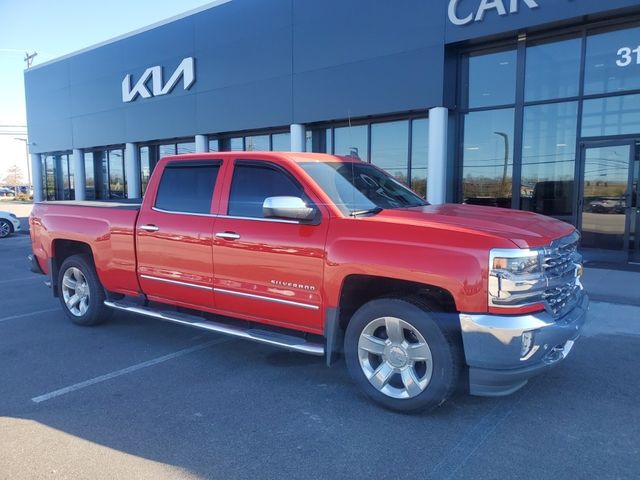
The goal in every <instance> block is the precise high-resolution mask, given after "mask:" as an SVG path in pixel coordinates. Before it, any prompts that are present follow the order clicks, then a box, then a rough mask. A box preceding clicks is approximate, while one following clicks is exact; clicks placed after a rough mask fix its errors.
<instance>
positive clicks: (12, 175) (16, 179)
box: [4, 165, 24, 196]
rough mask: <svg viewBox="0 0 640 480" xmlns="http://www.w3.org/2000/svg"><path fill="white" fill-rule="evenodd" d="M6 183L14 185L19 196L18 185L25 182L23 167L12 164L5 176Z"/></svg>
mask: <svg viewBox="0 0 640 480" xmlns="http://www.w3.org/2000/svg"><path fill="white" fill-rule="evenodd" d="M4 183H6V184H7V185H9V186H10V187H13V190H14V191H15V194H16V196H18V187H19V186H20V185H22V184H23V183H24V175H23V173H22V169H21V168H20V167H19V166H18V165H12V166H11V167H9V168H8V169H7V174H6V175H5V177H4Z"/></svg>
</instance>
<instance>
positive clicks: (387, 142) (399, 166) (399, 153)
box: [371, 120, 409, 185]
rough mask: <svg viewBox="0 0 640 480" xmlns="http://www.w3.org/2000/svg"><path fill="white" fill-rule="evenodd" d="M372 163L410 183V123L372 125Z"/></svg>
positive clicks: (404, 121) (401, 180) (403, 121)
mask: <svg viewBox="0 0 640 480" xmlns="http://www.w3.org/2000/svg"><path fill="white" fill-rule="evenodd" d="M371 163H373V164H375V165H377V166H378V167H380V168H382V169H384V170H386V171H387V172H389V173H390V174H391V175H393V176H394V177H395V178H396V180H399V181H400V182H402V183H404V184H405V185H408V183H409V181H408V180H409V121H408V120H402V121H398V122H386V123H373V124H372V125H371Z"/></svg>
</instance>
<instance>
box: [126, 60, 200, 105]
mask: <svg viewBox="0 0 640 480" xmlns="http://www.w3.org/2000/svg"><path fill="white" fill-rule="evenodd" d="M180 78H182V89H183V90H189V89H190V88H191V86H192V85H193V84H194V82H195V81H196V70H195V62H194V59H193V57H187V58H185V59H183V60H182V61H181V62H180V65H178V68H176V69H175V71H174V72H173V74H172V75H171V77H170V78H169V80H168V81H167V83H163V78H162V67H161V66H159V65H157V66H155V67H149V68H147V69H146V70H145V71H144V73H143V74H142V76H141V77H140V78H139V79H138V81H137V82H136V84H135V85H134V86H133V87H131V74H127V75H126V76H125V77H124V78H123V79H122V101H123V102H124V103H127V102H132V101H134V100H135V99H136V97H137V96H138V95H140V96H141V97H142V98H150V97H159V96H160V95H166V94H167V93H171V91H172V90H173V88H174V87H175V86H176V85H177V84H178V82H179V81H180ZM149 80H151V91H149V86H148V85H147V83H148V82H149Z"/></svg>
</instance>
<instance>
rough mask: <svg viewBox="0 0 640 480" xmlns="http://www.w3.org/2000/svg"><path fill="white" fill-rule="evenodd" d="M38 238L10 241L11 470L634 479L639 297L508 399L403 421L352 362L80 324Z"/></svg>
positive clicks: (6, 320) (123, 325)
mask: <svg viewBox="0 0 640 480" xmlns="http://www.w3.org/2000/svg"><path fill="white" fill-rule="evenodd" d="M29 249H30V244H29V237H28V236H26V235H15V236H13V237H10V238H8V239H5V240H3V241H0V272H1V275H0V478H3V479H4V478H7V479H9V478H10V479H23V478H24V479H32V478H91V479H101V478H110V479H111V478H136V479H145V478H154V479H157V478H213V479H249V478H251V479H256V478H258V479H281V478H291V479H297V478H332V479H342V478H350V479H361V478H371V479H383V478H384V479H393V478H403V479H408V478H421V479H425V478H431V479H460V478H474V479H497V478H520V479H523V478H532V479H533V478H536V479H538V478H553V479H554V480H558V479H576V478H607V479H609V478H611V479H614V478H616V479H620V478H638V472H640V409H638V398H640V368H639V363H638V352H640V307H637V306H633V305H613V304H608V303H597V302H594V303H593V304H592V310H591V312H590V322H591V323H590V326H589V328H588V330H587V332H586V335H585V336H584V337H583V338H582V339H581V340H580V341H579V342H578V343H577V344H576V347H575V348H574V350H573V352H572V353H571V355H570V356H569V358H567V359H566V360H565V362H564V363H563V364H562V365H561V366H559V367H557V368H556V369H554V370H552V371H550V372H548V373H547V374H546V375H544V376H542V377H538V378H536V379H534V380H533V381H531V382H530V383H529V384H528V385H527V386H526V387H525V388H524V389H523V390H521V391H519V392H517V393H516V394H514V395H512V396H510V397H506V398H501V399H487V398H475V397H469V396H466V395H462V394H459V395H457V396H455V397H454V398H453V399H452V400H451V401H450V402H448V403H447V404H445V405H444V406H443V407H442V408H440V409H438V410H437V411H436V412H434V413H431V414H419V415H401V414H396V413H391V412H388V411H385V410H382V409H380V408H378V407H376V406H375V405H373V404H371V403H370V402H369V401H367V400H366V399H365V398H364V397H363V396H362V395H361V394H360V393H359V391H358V390H357V389H356V387H355V386H354V385H352V383H351V382H350V380H349V378H348V375H347V373H346V369H345V367H344V364H343V363H339V364H338V365H337V366H336V367H334V368H332V369H328V368H326V367H325V366H324V364H323V360H322V359H320V358H316V357H307V356H303V355H301V354H293V353H288V352H283V351H280V350H275V349H273V348H269V347H266V346H261V345H257V344H253V343H248V342H242V341H240V340H230V339H227V338H224V337H220V336H217V335H213V334H205V333H201V332H199V331H197V330H191V329H188V328H185V327H180V326H176V325H171V324H166V323H161V322H155V321H152V320H147V319H143V318H139V317H135V316H132V315H128V314H124V313H117V314H115V315H114V317H113V319H112V320H111V321H110V322H109V323H107V324H105V325H102V326H99V327H94V328H83V327H78V326H75V325H73V324H71V323H70V322H69V321H68V320H67V319H66V317H65V316H64V314H63V313H62V311H61V310H60V308H59V305H58V301H57V299H53V298H52V296H51V292H50V290H49V289H48V288H46V287H45V286H44V285H43V283H42V282H43V278H44V277H42V276H38V275H35V274H32V273H30V272H29V271H28V269H27V263H26V261H25V256H26V255H27V254H28V253H29ZM639 275H640V274H639Z"/></svg>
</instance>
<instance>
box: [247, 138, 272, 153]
mask: <svg viewBox="0 0 640 480" xmlns="http://www.w3.org/2000/svg"><path fill="white" fill-rule="evenodd" d="M244 149H245V150H246V151H248V152H255V151H261V152H265V151H269V135H255V136H253V137H245V138H244Z"/></svg>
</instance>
